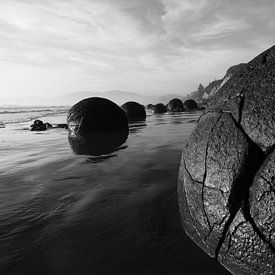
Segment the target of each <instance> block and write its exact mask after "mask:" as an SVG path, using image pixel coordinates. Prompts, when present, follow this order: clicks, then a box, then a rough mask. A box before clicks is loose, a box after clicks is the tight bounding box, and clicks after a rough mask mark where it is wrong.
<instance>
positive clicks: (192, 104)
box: [183, 99, 198, 111]
mask: <svg viewBox="0 0 275 275" xmlns="http://www.w3.org/2000/svg"><path fill="white" fill-rule="evenodd" d="M183 108H184V110H185V111H194V110H197V108H198V105H197V102H196V101H195V100H193V99H187V100H185V101H184V102H183Z"/></svg>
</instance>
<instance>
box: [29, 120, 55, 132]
mask: <svg viewBox="0 0 275 275" xmlns="http://www.w3.org/2000/svg"><path fill="white" fill-rule="evenodd" d="M52 127H53V126H52V125H51V124H50V123H48V122H46V123H44V122H43V121H42V120H39V119H37V120H35V121H34V122H33V124H32V125H31V131H45V130H47V129H49V128H52Z"/></svg>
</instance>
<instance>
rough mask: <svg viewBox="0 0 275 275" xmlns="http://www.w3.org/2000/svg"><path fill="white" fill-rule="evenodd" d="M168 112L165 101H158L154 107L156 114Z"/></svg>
mask: <svg viewBox="0 0 275 275" xmlns="http://www.w3.org/2000/svg"><path fill="white" fill-rule="evenodd" d="M166 112H167V108H166V106H165V105H164V104H163V103H158V104H156V105H154V107H153V113H154V114H163V113H166Z"/></svg>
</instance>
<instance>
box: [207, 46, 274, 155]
mask: <svg viewBox="0 0 275 275" xmlns="http://www.w3.org/2000/svg"><path fill="white" fill-rule="evenodd" d="M274 91H275V46H273V47H272V48H270V49H268V50H267V51H265V52H263V53H262V54H260V55H259V56H257V57H256V58H254V59H253V60H252V61H250V62H249V63H247V64H246V66H242V68H241V69H239V70H238V71H237V72H236V73H235V74H233V75H232V76H231V78H230V80H229V81H227V83H225V84H224V86H223V87H222V88H221V89H220V90H219V92H218V93H217V94H216V95H215V96H214V97H213V100H212V101H211V102H210V108H209V109H210V110H213V109H214V110H220V111H223V112H230V113H231V114H232V115H233V116H234V117H235V119H236V120H237V121H238V122H239V123H240V125H241V126H242V127H243V129H244V131H245V132H246V133H247V135H248V136H249V137H250V138H251V140H252V141H254V142H255V143H256V144H258V145H259V146H260V147H261V148H262V149H263V150H264V151H266V150H268V149H269V148H271V146H272V145H273V144H274V143H275V123H274V121H275V113H274V106H275V100H274Z"/></svg>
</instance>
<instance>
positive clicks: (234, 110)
mask: <svg viewBox="0 0 275 275" xmlns="http://www.w3.org/2000/svg"><path fill="white" fill-rule="evenodd" d="M274 92H275V46H274V47H272V48H270V49H269V50H267V51H265V52H264V53H262V54H260V55H259V56H258V57H256V58H255V59H253V60H252V61H250V62H249V63H247V64H246V65H245V66H244V65H242V66H241V67H238V70H235V71H234V72H233V73H232V75H231V77H230V79H229V80H228V81H227V82H226V83H225V84H224V85H223V86H222V87H221V89H220V90H219V91H218V93H217V94H215V96H214V97H213V99H212V101H211V102H210V105H209V107H208V109H207V110H206V111H205V112H204V114H203V115H202V116H201V117H200V119H199V121H198V124H197V127H196V129H195V130H194V131H193V133H192V134H191V136H190V137H189V139H188V141H187V143H186V145H185V148H184V150H183V154H182V161H181V165H180V171H179V179H178V196H179V205H180V214H181V218H182V224H183V228H184V230H185V232H186V233H187V234H188V236H189V237H190V238H191V239H192V240H193V241H194V242H195V243H196V244H197V245H198V246H200V247H201V248H202V249H203V250H204V251H205V252H206V253H208V254H209V255H210V256H211V257H214V258H216V259H217V260H218V261H219V262H220V263H221V264H222V265H224V266H225V267H226V268H227V269H228V270H229V271H231V272H232V273H234V274H274V272H275V123H274V121H275V109H274V103H275V94H274Z"/></svg>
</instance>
